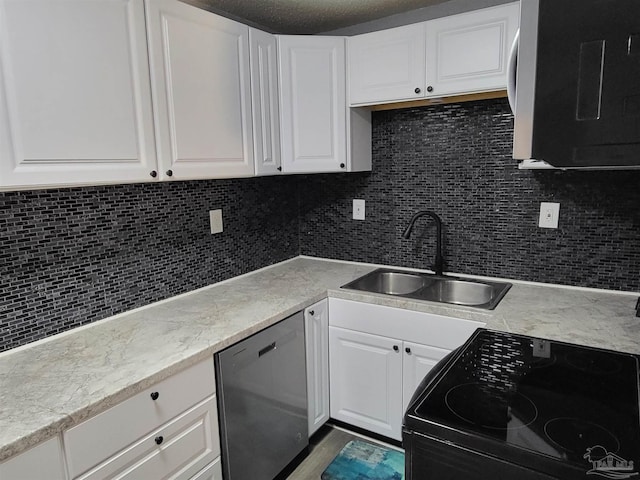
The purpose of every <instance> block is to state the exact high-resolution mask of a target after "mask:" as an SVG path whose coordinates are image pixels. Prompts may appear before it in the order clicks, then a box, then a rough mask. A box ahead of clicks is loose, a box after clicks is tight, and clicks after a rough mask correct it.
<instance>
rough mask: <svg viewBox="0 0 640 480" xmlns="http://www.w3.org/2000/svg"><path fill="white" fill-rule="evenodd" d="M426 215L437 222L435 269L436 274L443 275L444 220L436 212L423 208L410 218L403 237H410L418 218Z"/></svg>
mask: <svg viewBox="0 0 640 480" xmlns="http://www.w3.org/2000/svg"><path fill="white" fill-rule="evenodd" d="M424 216H428V217H431V218H432V219H433V221H434V222H435V224H436V258H435V263H434V265H433V269H434V271H435V272H436V275H442V274H443V271H444V257H443V255H442V220H441V219H440V217H439V216H438V215H437V214H436V213H435V212H432V211H430V210H421V211H419V212H418V213H416V214H415V215H414V216H413V217H411V220H409V225H408V226H407V228H406V229H405V230H404V233H403V234H402V237H403V238H405V239H409V238H410V237H411V232H412V231H413V225H414V223H416V220H418V218H420V217H424Z"/></svg>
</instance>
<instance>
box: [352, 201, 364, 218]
mask: <svg viewBox="0 0 640 480" xmlns="http://www.w3.org/2000/svg"><path fill="white" fill-rule="evenodd" d="M353 219H354V220H364V200H355V199H354V200H353Z"/></svg>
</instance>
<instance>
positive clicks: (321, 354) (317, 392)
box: [304, 298, 330, 436]
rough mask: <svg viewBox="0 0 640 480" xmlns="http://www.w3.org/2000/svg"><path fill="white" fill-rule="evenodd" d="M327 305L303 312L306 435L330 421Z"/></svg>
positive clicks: (318, 305)
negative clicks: (306, 412) (305, 356)
mask: <svg viewBox="0 0 640 480" xmlns="http://www.w3.org/2000/svg"><path fill="white" fill-rule="evenodd" d="M328 305H329V302H328V300H327V299H326V298H325V299H324V300H322V301H320V302H318V303H316V304H314V305H311V306H310V307H308V308H306V309H305V310H304V333H305V344H306V345H305V347H306V354H307V398H308V402H309V403H308V415H309V436H311V435H313V434H314V433H315V432H316V430H318V428H320V427H321V426H322V425H324V424H325V423H326V421H327V420H329V415H330V412H329V310H328Z"/></svg>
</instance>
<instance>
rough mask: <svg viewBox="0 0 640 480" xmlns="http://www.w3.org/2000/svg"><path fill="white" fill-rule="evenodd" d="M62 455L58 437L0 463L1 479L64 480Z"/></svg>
mask: <svg viewBox="0 0 640 480" xmlns="http://www.w3.org/2000/svg"><path fill="white" fill-rule="evenodd" d="M66 478H67V476H66V474H65V471H64V455H63V453H62V446H61V444H60V439H59V438H58V437H55V438H52V439H50V440H47V441H46V442H43V443H41V444H40V445H36V446H35V447H33V448H31V449H30V450H27V451H26V452H23V453H21V454H20V455H16V456H15V457H12V458H10V459H8V460H5V461H4V462H2V463H0V479H2V480H65V479H66Z"/></svg>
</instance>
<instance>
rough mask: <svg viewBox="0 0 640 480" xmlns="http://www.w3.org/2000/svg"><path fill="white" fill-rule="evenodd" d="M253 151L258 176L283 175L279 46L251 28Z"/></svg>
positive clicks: (270, 38)
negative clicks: (279, 101) (281, 163)
mask: <svg viewBox="0 0 640 480" xmlns="http://www.w3.org/2000/svg"><path fill="white" fill-rule="evenodd" d="M249 42H250V49H251V100H252V105H253V146H254V148H253V151H254V155H255V162H256V175H274V174H278V173H280V171H281V170H282V167H281V166H280V158H281V153H280V106H279V104H278V57H277V50H278V44H277V41H276V37H275V35H271V34H270V33H266V32H263V31H261V30H256V29H255V28H250V29H249Z"/></svg>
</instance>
